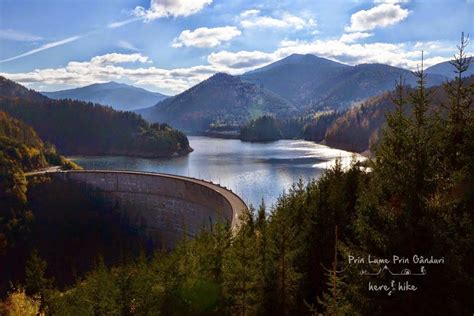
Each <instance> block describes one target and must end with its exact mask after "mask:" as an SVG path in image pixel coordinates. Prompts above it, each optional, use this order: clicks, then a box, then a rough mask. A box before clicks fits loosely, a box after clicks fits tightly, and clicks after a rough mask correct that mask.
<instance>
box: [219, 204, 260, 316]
mask: <svg viewBox="0 0 474 316" xmlns="http://www.w3.org/2000/svg"><path fill="white" fill-rule="evenodd" d="M252 211H253V209H252V208H251V209H250V210H249V211H246V212H244V213H243V214H242V215H241V221H242V224H241V226H240V228H239V231H238V232H237V233H236V235H235V236H234V237H233V238H232V245H231V247H230V249H229V251H228V252H227V253H226V256H225V260H224V262H225V264H224V290H225V293H226V296H227V297H228V301H229V302H230V306H231V311H232V314H235V315H242V316H244V315H254V314H256V311H257V304H258V303H259V294H260V293H259V287H260V286H261V285H262V283H263V282H262V281H263V278H262V275H261V271H260V269H259V266H258V255H257V252H256V251H255V242H256V235H255V227H254V223H253V212H252Z"/></svg>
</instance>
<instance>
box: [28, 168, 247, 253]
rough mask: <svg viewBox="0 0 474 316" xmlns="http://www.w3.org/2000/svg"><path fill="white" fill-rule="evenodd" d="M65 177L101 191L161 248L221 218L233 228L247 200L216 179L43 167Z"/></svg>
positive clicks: (193, 233) (219, 220) (173, 243)
mask: <svg viewBox="0 0 474 316" xmlns="http://www.w3.org/2000/svg"><path fill="white" fill-rule="evenodd" d="M35 174H48V175H49V176H52V177H55V178H59V179H61V180H63V181H74V182H76V183H80V184H85V185H87V186H88V187H89V188H91V189H93V190H95V191H98V192H100V193H101V195H102V196H104V198H105V199H106V200H107V201H108V202H110V203H112V205H113V206H114V209H116V210H117V211H118V216H124V217H125V218H127V220H128V221H129V223H130V225H131V226H132V227H133V228H136V229H138V230H139V231H140V232H141V233H144V234H145V235H146V236H147V237H150V238H151V239H152V240H153V241H154V242H155V244H157V246H158V247H159V248H165V249H170V248H172V247H173V246H174V245H175V244H176V242H177V241H178V240H179V239H181V238H182V237H183V236H185V235H188V236H193V235H195V234H196V233H198V232H199V231H200V230H202V229H209V228H210V227H211V226H212V225H214V224H215V223H218V222H227V223H228V224H230V225H231V227H232V228H233V229H235V228H236V227H237V226H238V224H239V216H240V214H241V213H242V211H243V210H246V209H247V206H246V205H245V203H244V202H243V201H242V199H241V198H240V197H239V196H237V195H236V194H234V193H233V192H232V191H230V190H228V189H226V188H223V187H221V186H219V185H217V184H213V183H211V182H207V181H204V180H198V179H194V178H188V177H183V176H175V175H168V174H158V173H146V172H129V171H103V170H71V171H54V172H43V173H41V172H39V173H32V174H29V175H30V176H31V175H35Z"/></svg>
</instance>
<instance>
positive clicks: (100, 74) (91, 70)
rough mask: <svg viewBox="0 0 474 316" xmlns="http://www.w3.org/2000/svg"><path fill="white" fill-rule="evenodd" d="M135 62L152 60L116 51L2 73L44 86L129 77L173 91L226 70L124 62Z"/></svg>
mask: <svg viewBox="0 0 474 316" xmlns="http://www.w3.org/2000/svg"><path fill="white" fill-rule="evenodd" d="M131 62H137V63H141V64H143V65H148V64H149V63H150V60H149V58H148V57H147V56H143V55H141V54H117V53H112V54H106V55H101V56H95V57H93V58H91V59H90V60H89V61H84V62H79V61H71V62H69V63H68V64H67V65H66V66H64V67H60V68H47V69H36V70H33V71H30V72H26V73H0V75H1V76H5V77H7V78H9V79H11V80H14V81H17V82H20V83H22V84H24V85H26V86H29V87H31V88H38V87H39V86H42V89H43V90H48V89H51V88H48V87H55V86H56V87H57V86H58V85H59V86H61V87H64V86H67V87H78V86H85V85H89V84H91V83H94V82H107V81H111V80H128V81H130V82H131V83H132V84H135V85H138V86H148V87H154V88H155V89H157V90H159V91H161V92H163V93H167V94H173V93H177V92H181V91H183V90H185V89H187V88H189V87H191V86H193V85H195V84H197V83H199V82H201V81H202V80H205V79H207V78H208V77H209V76H211V75H212V74H214V73H216V72H218V71H222V70H220V69H217V68H215V67H212V66H209V65H207V66H194V67H189V68H177V69H162V68H157V67H154V66H146V67H144V66H139V67H136V65H124V63H131ZM133 67H135V68H133Z"/></svg>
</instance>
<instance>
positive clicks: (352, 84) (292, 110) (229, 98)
mask: <svg viewBox="0 0 474 316" xmlns="http://www.w3.org/2000/svg"><path fill="white" fill-rule="evenodd" d="M436 69H437V68H436V67H432V69H431V70H432V71H431V72H430V73H429V74H427V75H426V81H427V86H435V85H439V84H441V83H443V82H444V81H445V80H446V74H444V73H443V72H441V71H437V70H436ZM401 77H402V78H404V80H405V84H406V85H409V86H415V85H416V77H415V74H414V73H413V72H411V71H409V70H406V69H402V68H397V67H393V66H389V65H384V64H361V65H356V66H349V65H345V64H342V63H338V62H335V61H332V60H329V59H325V58H321V57H317V56H314V55H310V54H306V55H301V54H293V55H290V56H288V57H286V58H283V59H281V60H279V61H277V62H274V63H272V64H269V65H267V66H264V67H262V68H258V69H255V70H252V71H250V72H247V73H244V74H243V75H240V76H231V75H227V74H217V75H214V76H212V77H211V78H209V79H207V80H205V81H203V82H201V83H199V84H197V85H196V86H194V87H192V88H190V89H188V90H186V91H184V92H182V93H180V94H178V95H176V96H174V97H170V98H168V99H166V100H163V101H161V102H158V103H157V104H156V105H155V106H153V107H151V108H148V109H141V110H139V111H137V112H138V113H140V114H141V115H143V116H144V118H145V119H147V120H150V121H152V122H154V121H163V122H166V123H169V124H171V125H173V126H176V127H178V128H181V129H185V130H187V131H192V132H203V131H205V130H207V129H208V128H209V126H211V125H213V126H215V125H242V123H244V122H247V121H249V120H251V119H254V118H255V117H257V116H261V115H265V114H270V115H274V116H276V117H289V116H291V115H293V114H297V115H303V114H304V113H308V112H311V111H313V112H314V111H319V110H326V109H330V110H339V111H340V110H345V109H347V108H350V107H351V106H353V105H356V104H358V103H360V102H362V101H364V100H367V99H368V98H371V97H374V96H377V95H379V94H381V93H384V92H387V91H390V90H392V89H393V88H394V86H395V83H396V81H397V80H399V79H400V78H401Z"/></svg>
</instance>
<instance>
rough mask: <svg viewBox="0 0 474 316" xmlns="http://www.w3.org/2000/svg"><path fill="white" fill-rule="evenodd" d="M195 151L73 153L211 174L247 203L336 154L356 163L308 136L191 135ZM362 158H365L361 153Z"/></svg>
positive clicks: (91, 162) (94, 163)
mask: <svg viewBox="0 0 474 316" xmlns="http://www.w3.org/2000/svg"><path fill="white" fill-rule="evenodd" d="M189 140H190V143H191V147H193V148H194V152H192V153H191V154H189V155H188V156H186V157H179V158H174V159H141V158H128V157H71V159H73V160H74V161H76V162H77V163H79V164H80V165H81V166H83V167H84V168H86V169H117V170H139V171H149V172H162V173H170V174H177V175H183V176H190V177H195V178H199V179H206V180H211V181H214V182H217V183H220V184H221V185H223V186H226V187H228V188H230V189H232V190H233V191H234V192H236V193H237V194H239V195H240V196H241V197H242V198H243V199H244V201H245V202H247V204H253V205H258V204H260V201H261V200H262V198H263V199H265V202H266V203H267V205H272V204H273V203H275V202H276V200H277V198H278V196H279V195H280V194H281V193H282V192H283V191H284V190H286V191H288V189H289V188H290V186H291V185H292V184H293V183H294V182H296V181H298V179H300V178H301V179H303V180H304V181H305V182H307V181H308V180H309V179H311V178H315V177H318V176H320V175H321V173H322V172H323V170H324V169H325V168H326V167H329V166H331V165H332V164H333V163H334V161H335V159H336V158H341V161H342V162H343V164H345V165H347V164H349V163H350V161H351V159H352V156H353V154H352V153H349V152H346V151H341V150H337V149H333V148H329V147H327V146H323V145H318V144H315V143H312V142H307V141H302V140H280V141H277V142H272V143H264V144H262V143H246V142H241V141H240V140H235V139H217V138H208V137H198V136H191V137H189ZM358 159H362V158H361V157H360V156H358Z"/></svg>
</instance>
